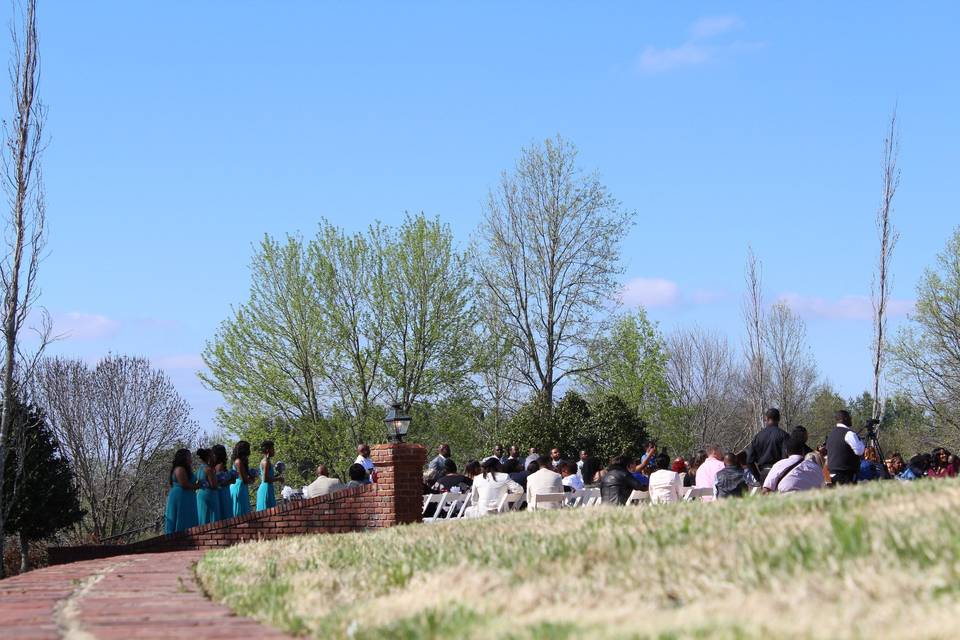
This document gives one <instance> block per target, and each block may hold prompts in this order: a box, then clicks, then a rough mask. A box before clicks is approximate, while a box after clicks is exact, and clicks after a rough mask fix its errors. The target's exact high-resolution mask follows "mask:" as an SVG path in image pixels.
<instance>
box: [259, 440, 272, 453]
mask: <svg viewBox="0 0 960 640" xmlns="http://www.w3.org/2000/svg"><path fill="white" fill-rule="evenodd" d="M272 450H273V440H264V441H263V442H261V443H260V453H266V452H267V451H272Z"/></svg>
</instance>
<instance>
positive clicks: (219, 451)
mask: <svg viewBox="0 0 960 640" xmlns="http://www.w3.org/2000/svg"><path fill="white" fill-rule="evenodd" d="M210 451H212V452H213V463H214V465H215V466H214V467H213V471H214V473H216V474H217V486H218V488H217V502H218V503H219V505H220V511H219V515H220V519H221V520H229V519H230V518H232V517H233V500H232V499H231V497H230V484H231V483H230V482H229V481H226V482H225V481H224V480H225V478H226V474H228V473H230V470H229V469H228V468H227V448H226V447H224V446H223V445H222V444H215V445H213V447H212V448H211V449H210Z"/></svg>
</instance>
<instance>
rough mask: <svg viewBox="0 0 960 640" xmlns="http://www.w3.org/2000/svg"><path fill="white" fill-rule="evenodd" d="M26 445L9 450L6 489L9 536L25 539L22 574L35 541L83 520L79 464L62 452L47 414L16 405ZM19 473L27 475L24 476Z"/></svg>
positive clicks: (21, 557) (27, 564)
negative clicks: (75, 470) (76, 467)
mask: <svg viewBox="0 0 960 640" xmlns="http://www.w3.org/2000/svg"><path fill="white" fill-rule="evenodd" d="M13 417H14V419H15V420H17V421H19V422H21V423H22V425H23V427H24V428H23V429H22V430H20V433H21V434H22V435H21V438H23V441H22V442H19V443H16V444H15V445H14V446H12V447H10V448H9V449H8V450H7V451H8V454H7V461H6V462H7V464H6V467H5V469H4V473H5V474H6V478H5V480H6V481H5V482H4V485H3V490H4V494H5V495H4V503H5V505H6V506H7V507H8V508H9V509H10V511H9V514H8V516H7V519H6V521H5V522H4V530H3V533H4V534H6V535H17V536H18V537H19V538H20V571H21V572H23V571H27V570H28V569H29V568H30V566H29V548H30V542H32V541H39V540H47V539H49V538H52V537H53V536H55V535H56V534H57V533H58V532H59V531H61V530H63V529H66V528H68V527H72V526H73V525H76V524H78V523H80V522H81V521H82V520H83V517H84V515H85V512H84V511H83V509H81V508H80V494H79V492H78V490H77V483H76V478H75V477H74V473H73V466H72V465H71V464H70V461H69V460H68V459H67V458H66V456H65V455H64V454H63V452H62V451H61V450H60V445H59V443H58V442H57V440H56V438H55V436H54V434H53V431H52V430H51V429H50V425H49V424H48V423H47V418H46V415H45V414H44V412H43V410H41V409H39V408H37V407H28V406H24V405H23V404H21V403H19V402H16V401H15V402H14V415H13ZM18 470H21V471H22V473H21V474H19V477H17V476H18V473H17V472H18Z"/></svg>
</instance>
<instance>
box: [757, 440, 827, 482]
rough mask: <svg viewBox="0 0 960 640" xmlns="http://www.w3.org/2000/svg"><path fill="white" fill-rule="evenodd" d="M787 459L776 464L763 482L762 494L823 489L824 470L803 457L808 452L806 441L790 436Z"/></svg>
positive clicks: (787, 443)
mask: <svg viewBox="0 0 960 640" xmlns="http://www.w3.org/2000/svg"><path fill="white" fill-rule="evenodd" d="M784 450H785V451H784V452H785V453H786V454H787V457H786V458H784V459H783V460H780V461H778V462H775V463H774V464H773V466H772V467H770V471H769V473H767V477H766V478H764V480H763V489H761V493H764V494H767V493H773V492H778V493H790V492H792V491H809V490H810V489H822V488H823V469H822V468H821V467H820V465H819V464H817V463H816V462H814V461H813V460H807V459H805V458H804V456H803V452H804V451H805V450H806V445H805V443H804V441H803V440H802V439H801V438H799V437H796V436H790V438H789V439H787V442H786V444H785V445H784Z"/></svg>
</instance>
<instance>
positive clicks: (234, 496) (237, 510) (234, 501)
mask: <svg viewBox="0 0 960 640" xmlns="http://www.w3.org/2000/svg"><path fill="white" fill-rule="evenodd" d="M237 471H238V473H239V469H238V470H237ZM230 498H231V500H230V503H231V505H232V507H233V508H232V509H231V510H230V511H231V513H233V515H234V516H242V515H243V514H245V513H250V490H249V489H248V488H247V485H245V484H244V483H243V478H241V477H238V478H237V480H236V481H235V482H234V483H233V484H232V485H230Z"/></svg>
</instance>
